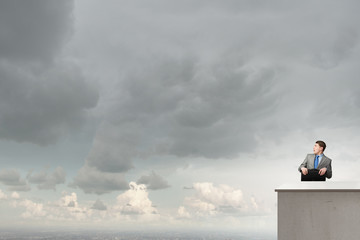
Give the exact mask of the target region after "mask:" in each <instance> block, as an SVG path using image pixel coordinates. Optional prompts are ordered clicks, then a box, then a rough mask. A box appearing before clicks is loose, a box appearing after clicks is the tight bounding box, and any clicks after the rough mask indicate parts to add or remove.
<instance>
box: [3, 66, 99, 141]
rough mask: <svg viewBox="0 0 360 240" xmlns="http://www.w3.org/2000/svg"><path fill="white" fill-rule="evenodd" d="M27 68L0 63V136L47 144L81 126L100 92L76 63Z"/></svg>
mask: <svg viewBox="0 0 360 240" xmlns="http://www.w3.org/2000/svg"><path fill="white" fill-rule="evenodd" d="M35 70H36V69H31V70H30V69H26V67H25V68H18V67H15V66H10V65H8V64H1V63H0V86H1V87H0V101H1V103H0V114H1V115H0V123H1V124H0V137H1V138H5V139H9V140H16V141H18V142H34V143H37V144H42V145H46V144H49V143H53V142H54V141H56V140H57V139H58V137H59V136H61V135H63V134H64V133H69V132H71V131H73V130H76V129H77V128H79V127H80V126H81V125H82V123H83V122H84V120H85V117H86V109H90V108H92V107H94V106H95V104H96V102H97V98H98V96H97V93H96V91H95V89H93V88H92V87H90V86H88V84H86V82H85V81H84V78H83V76H82V74H81V72H80V71H79V69H76V68H75V67H73V66H61V65H57V66H56V67H55V66H54V67H53V68H50V69H39V71H38V72H37V71H35Z"/></svg>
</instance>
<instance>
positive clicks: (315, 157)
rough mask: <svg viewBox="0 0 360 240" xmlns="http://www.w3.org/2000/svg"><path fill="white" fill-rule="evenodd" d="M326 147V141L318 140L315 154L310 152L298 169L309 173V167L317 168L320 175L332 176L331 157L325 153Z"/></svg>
mask: <svg viewBox="0 0 360 240" xmlns="http://www.w3.org/2000/svg"><path fill="white" fill-rule="evenodd" d="M325 148H326V144H325V142H323V141H316V143H315V145H314V148H313V152H314V154H308V155H307V156H306V158H305V160H304V162H303V163H302V164H301V165H300V167H299V169H298V170H299V171H300V172H302V174H304V175H306V174H308V169H317V170H319V174H320V176H323V175H325V177H327V178H331V177H332V169H331V159H330V158H328V157H326V156H325V155H324V151H325Z"/></svg>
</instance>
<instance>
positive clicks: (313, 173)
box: [301, 169, 326, 181]
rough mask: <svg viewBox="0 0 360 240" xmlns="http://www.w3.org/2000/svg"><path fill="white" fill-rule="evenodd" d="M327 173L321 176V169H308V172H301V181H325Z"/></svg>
mask: <svg viewBox="0 0 360 240" xmlns="http://www.w3.org/2000/svg"><path fill="white" fill-rule="evenodd" d="M325 180H326V177H325V175H322V176H320V174H319V169H308V174H306V175H304V174H303V173H301V181H325Z"/></svg>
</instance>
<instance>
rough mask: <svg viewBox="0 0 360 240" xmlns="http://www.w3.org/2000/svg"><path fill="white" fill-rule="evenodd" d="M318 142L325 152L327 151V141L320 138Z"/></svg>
mask: <svg viewBox="0 0 360 240" xmlns="http://www.w3.org/2000/svg"><path fill="white" fill-rule="evenodd" d="M316 143H317V144H319V146H320V147H322V148H323V152H324V151H325V148H326V144H325V142H324V141H320V140H319V141H316Z"/></svg>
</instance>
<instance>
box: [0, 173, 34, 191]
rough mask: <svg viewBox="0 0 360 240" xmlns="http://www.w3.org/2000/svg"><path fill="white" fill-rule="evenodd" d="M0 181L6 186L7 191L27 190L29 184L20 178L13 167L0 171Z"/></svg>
mask: <svg viewBox="0 0 360 240" xmlns="http://www.w3.org/2000/svg"><path fill="white" fill-rule="evenodd" d="M0 182H1V183H2V184H4V185H6V186H7V187H8V190H9V191H29V190H30V186H29V185H28V183H27V182H26V181H25V179H22V178H21V176H20V173H19V172H18V171H17V170H14V169H3V170H1V171H0Z"/></svg>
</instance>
